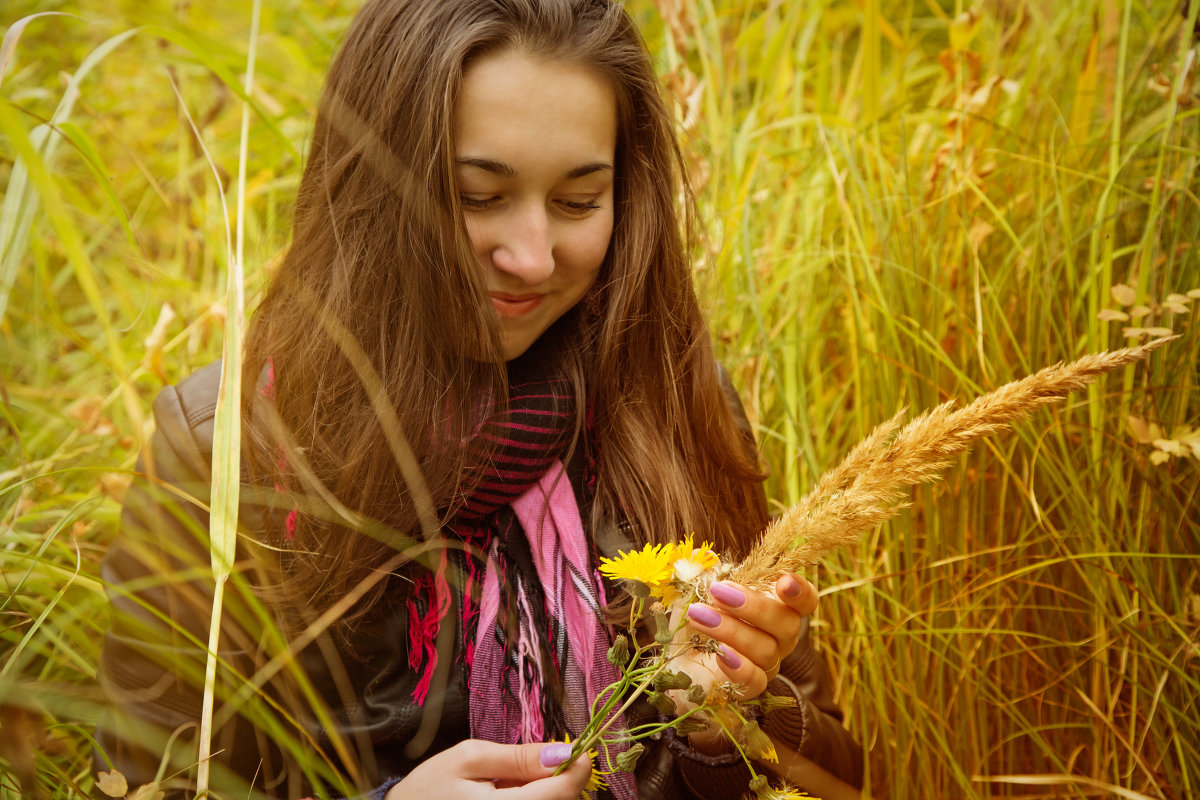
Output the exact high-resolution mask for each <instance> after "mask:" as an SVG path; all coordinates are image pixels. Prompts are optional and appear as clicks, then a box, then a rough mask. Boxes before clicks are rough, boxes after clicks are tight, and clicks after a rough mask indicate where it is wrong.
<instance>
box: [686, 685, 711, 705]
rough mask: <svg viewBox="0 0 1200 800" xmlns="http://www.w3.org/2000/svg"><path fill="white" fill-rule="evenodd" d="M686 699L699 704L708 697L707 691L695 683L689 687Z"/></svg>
mask: <svg viewBox="0 0 1200 800" xmlns="http://www.w3.org/2000/svg"><path fill="white" fill-rule="evenodd" d="M687 699H688V701H689V702H692V703H695V704H696V705H701V704H702V703H703V702H704V701H705V700H707V699H708V692H706V691H704V687H703V686H701V685H700V684H698V683H697V684H695V685H693V686H692V688H691V689H688V696H687Z"/></svg>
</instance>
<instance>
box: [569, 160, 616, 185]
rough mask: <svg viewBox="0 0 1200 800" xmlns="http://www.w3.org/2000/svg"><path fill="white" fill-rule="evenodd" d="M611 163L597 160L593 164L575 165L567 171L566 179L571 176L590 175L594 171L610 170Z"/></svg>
mask: <svg viewBox="0 0 1200 800" xmlns="http://www.w3.org/2000/svg"><path fill="white" fill-rule="evenodd" d="M612 168H613V166H612V164H605V163H604V162H602V161H597V162H596V163H595V164H583V165H581V166H578V167H575V168H574V169H572V170H571V171H570V172H568V173H567V180H571V179H572V178H582V177H583V176H584V175H591V174H592V173H595V172H604V171H605V170H608V171H610V172H611V171H612Z"/></svg>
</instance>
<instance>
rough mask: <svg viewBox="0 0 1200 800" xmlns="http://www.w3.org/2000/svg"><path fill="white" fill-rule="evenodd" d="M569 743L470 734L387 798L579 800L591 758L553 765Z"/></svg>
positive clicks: (423, 765)
mask: <svg viewBox="0 0 1200 800" xmlns="http://www.w3.org/2000/svg"><path fill="white" fill-rule="evenodd" d="M570 755H571V745H569V744H565V743H563V742H551V743H550V744H539V743H534V744H496V743H494V742H485V741H482V740H480V739H468V740H467V741H465V742H460V743H459V744H456V745H455V746H454V747H451V748H450V749H449V750H444V751H442V752H441V753H438V754H437V755H435V756H432V757H430V758H428V759H426V760H425V761H424V762H422V763H421V765H420V766H419V767H417V768H416V769H414V770H413V771H412V772H410V773H409V774H408V777H407V778H405V779H404V780H402V781H400V783H398V784H396V785H395V786H393V787H392V788H391V789H389V790H388V792H387V794H386V795H385V796H384V800H438V798H447V799H448V800H460V799H461V800H473V798H489V800H502V798H511V800H518V799H519V800H578V797H579V794H580V793H581V792H582V791H583V787H584V786H586V785H587V782H588V778H590V777H591V774H592V771H591V760H590V759H588V758H579V759H577V760H576V761H575V763H574V764H572V765H571V766H570V767H569V768H568V769H566V770H564V771H563V773H562V774H561V775H555V774H554V770H555V769H556V768H557V767H558V766H559V765H560V764H562V763H563V762H565V761H566V760H567V758H569V757H570Z"/></svg>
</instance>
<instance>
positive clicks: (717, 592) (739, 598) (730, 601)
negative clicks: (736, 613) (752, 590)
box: [708, 583, 746, 608]
mask: <svg viewBox="0 0 1200 800" xmlns="http://www.w3.org/2000/svg"><path fill="white" fill-rule="evenodd" d="M708 593H709V594H711V595H712V596H713V597H715V598H717V600H719V601H721V602H722V603H724V604H725V605H727V606H729V607H730V608H737V607H738V606H740V605H744V604H745V602H746V595H744V594H742V593H741V592H740V591H738V590H737V589H735V588H733V587H732V586H730V585H729V584H728V583H714V584H713V585H712V586H710V587H708Z"/></svg>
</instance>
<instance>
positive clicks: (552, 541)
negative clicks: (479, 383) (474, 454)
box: [408, 373, 637, 800]
mask: <svg viewBox="0 0 1200 800" xmlns="http://www.w3.org/2000/svg"><path fill="white" fill-rule="evenodd" d="M513 377H517V376H515V375H511V373H510V380H511V379H512V378H513ZM574 419H575V399H574V394H573V391H572V387H571V386H570V384H569V382H568V381H566V380H565V379H563V378H535V379H533V380H526V381H522V382H520V383H513V384H512V385H511V386H510V396H509V402H508V413H507V414H506V415H504V416H503V417H502V418H500V417H492V418H490V419H488V420H487V421H486V422H484V423H483V425H482V426H481V428H480V430H479V432H478V434H477V435H478V436H481V437H484V439H486V441H487V442H488V443H489V444H490V445H491V447H492V453H493V457H492V458H491V459H490V460H489V461H488V463H486V464H482V465H480V474H479V475H478V476H477V481H476V482H475V484H474V490H473V492H472V494H471V496H470V497H469V498H468V499H467V500H466V502H465V504H464V507H463V509H462V511H461V512H460V513H459V514H458V516H457V517H456V519H455V520H454V522H453V523H452V525H451V526H450V527H451V530H450V531H449V532H448V535H450V536H454V537H456V538H459V539H461V540H462V541H464V542H466V543H467V544H468V545H469V547H468V550H469V551H471V552H472V553H473V554H474V557H469V558H466V559H465V563H463V564H462V567H463V570H462V572H463V575H464V586H463V587H462V588H463V592H462V606H461V609H460V623H461V631H462V635H463V647H462V649H461V653H462V656H461V657H462V659H463V661H464V666H465V668H466V672H467V675H468V677H467V686H468V691H469V715H470V723H471V736H472V737H473V738H478V739H486V740H489V741H494V742H501V743H507V744H515V743H519V742H541V741H548V740H551V739H561V738H562V737H563V735H564V734H570V735H571V736H572V737H575V736H577V735H578V734H579V732H580V731H581V730H582V729H583V727H584V725H586V723H587V721H588V718H589V716H590V708H591V703H592V700H593V699H594V698H595V697H596V694H597V693H598V692H599V691H600V690H602V689H603V688H604V687H606V686H607V685H609V684H610V683H612V682H614V681H615V680H616V679H617V678H618V672H617V669H616V668H615V667H614V666H613V665H611V664H610V663H609V662H608V660H607V658H606V654H607V650H608V647H609V644H610V640H609V635H608V633H607V630H606V628H605V626H604V624H603V622H602V617H601V614H602V609H603V606H604V596H603V588H602V586H603V584H602V582H601V580H600V577H599V575H598V574H597V573H596V571H595V569H594V568H593V566H592V558H591V554H590V548H589V545H588V539H587V536H586V534H585V532H584V528H583V522H582V519H581V515H580V509H579V503H578V502H577V500H576V497H575V490H574V489H573V487H572V483H571V481H570V479H569V478H568V476H567V473H566V470H565V469H564V468H563V464H562V459H563V458H564V457H565V455H566V451H567V449H568V447H569V446H570V442H571V438H572V433H573V430H574ZM446 567H447V563H446V559H445V558H443V561H442V564H441V566H440V567H439V568H438V569H437V570H435V571H434V572H433V573H432V574H427V575H426V576H424V577H423V578H422V579H421V580H420V581H419V583H418V586H417V592H415V593H414V600H410V601H409V605H408V613H409V638H410V641H409V661H410V666H411V667H412V668H413V669H414V670H419V671H420V672H421V676H422V677H421V680H420V681H419V683H418V685H417V688H416V690H415V691H414V694H413V699H414V700H415V701H416V702H417V703H418V704H423V703H424V701H425V698H426V695H427V693H428V690H429V684H430V680H431V678H432V675H433V671H434V669H435V668H436V666H437V658H438V655H437V648H436V646H435V641H436V638H437V632H438V628H439V627H440V624H441V621H442V620H443V619H444V618H445V616H446V614H447V613H448V611H449V609H450V607H451V605H452V603H451V600H450V597H451V595H450V589H449V585H448V583H447V580H446V574H445V573H446ZM422 595H423V596H424V598H426V599H425V601H424V602H419V603H418V602H417V601H419V600H420V599H421V597H422ZM421 606H424V609H422V608H421ZM617 724H620V722H619V721H618V723H617ZM612 755H613V757H615V756H616V755H617V753H616V752H613V754H612ZM597 766H598V767H600V768H603V766H604V765H597ZM609 785H610V789H611V791H612V793H613V795H614V796H615V797H616V798H618V800H627V799H632V798H635V797H636V796H637V790H636V787H635V785H634V780H633V776H632V775H631V774H630V773H616V774H614V775H612V776H610V777H609Z"/></svg>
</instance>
